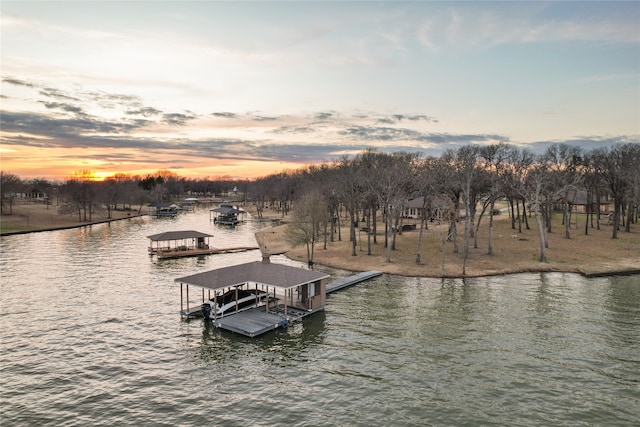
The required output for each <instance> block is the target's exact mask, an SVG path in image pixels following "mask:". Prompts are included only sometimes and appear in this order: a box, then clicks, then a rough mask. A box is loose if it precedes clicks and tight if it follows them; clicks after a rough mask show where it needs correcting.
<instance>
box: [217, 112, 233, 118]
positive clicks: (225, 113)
mask: <svg viewBox="0 0 640 427" xmlns="http://www.w3.org/2000/svg"><path fill="white" fill-rule="evenodd" d="M211 115H212V116H214V117H220V118H223V119H235V118H236V117H238V115H237V114H235V113H228V112H221V113H211Z"/></svg>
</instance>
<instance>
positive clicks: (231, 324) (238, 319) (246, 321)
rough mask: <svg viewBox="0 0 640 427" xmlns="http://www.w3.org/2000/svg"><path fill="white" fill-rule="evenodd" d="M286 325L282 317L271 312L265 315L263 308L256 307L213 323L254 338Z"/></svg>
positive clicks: (285, 320)
mask: <svg viewBox="0 0 640 427" xmlns="http://www.w3.org/2000/svg"><path fill="white" fill-rule="evenodd" d="M286 324H287V319H286V318H285V317H284V315H281V314H276V313H273V312H271V311H269V313H267V312H266V311H265V308H264V307H256V308H253V309H251V310H245V311H242V312H240V313H236V314H233V315H230V316H225V317H222V318H220V319H217V320H216V321H215V326H216V327H218V328H221V329H226V330H228V331H231V332H236V333H239V334H242V335H246V336H248V337H255V336H257V335H260V334H263V333H265V332H268V331H272V330H274V329H277V328H279V327H282V326H284V325H286Z"/></svg>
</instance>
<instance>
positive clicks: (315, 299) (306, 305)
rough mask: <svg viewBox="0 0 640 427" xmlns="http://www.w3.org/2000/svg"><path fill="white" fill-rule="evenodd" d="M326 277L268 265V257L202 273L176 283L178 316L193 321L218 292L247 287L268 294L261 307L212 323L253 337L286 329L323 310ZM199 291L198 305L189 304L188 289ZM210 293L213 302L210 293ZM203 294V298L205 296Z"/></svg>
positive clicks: (281, 266)
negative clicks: (292, 323)
mask: <svg viewBox="0 0 640 427" xmlns="http://www.w3.org/2000/svg"><path fill="white" fill-rule="evenodd" d="M328 277H329V275H328V274H325V273H319V272H316V271H313V270H307V269H304V268H301V267H291V266H287V265H282V264H273V263H271V261H270V259H269V256H268V255H263V257H262V261H255V262H250V263H245V264H240V265H236V266H230V267H223V268H218V269H215V270H210V271H205V272H202V273H198V274H194V275H191V276H186V277H181V278H178V279H175V282H177V283H180V314H181V316H183V317H192V316H194V315H195V314H196V313H198V314H199V312H200V306H201V305H202V303H204V302H205V301H206V299H207V298H208V299H209V300H214V299H215V298H216V295H218V294H217V292H218V293H220V294H222V293H224V291H225V290H228V289H232V288H236V287H246V288H248V289H249V288H255V289H260V290H262V291H265V292H267V295H268V297H267V298H265V299H264V303H262V304H256V306H254V307H251V308H249V309H245V310H242V311H239V310H236V312H235V313H232V314H231V315H229V316H225V317H222V318H216V317H215V314H214V318H213V319H212V321H213V324H214V325H215V326H216V327H218V328H221V329H226V330H229V331H232V332H236V333H240V334H243V335H246V336H250V337H253V336H256V335H259V334H262V333H264V332H267V331H270V330H273V329H277V328H279V327H283V326H286V325H288V323H289V322H291V321H294V320H297V319H300V318H302V317H304V316H307V315H309V314H311V313H314V312H316V311H319V310H324V306H325V300H326V283H325V280H326V279H327V278H328ZM190 287H196V288H200V289H201V295H200V296H199V298H198V299H199V301H198V302H197V303H196V302H192V301H190V296H189V289H190ZM212 291H213V298H212V294H211V292H212ZM205 293H206V294H205Z"/></svg>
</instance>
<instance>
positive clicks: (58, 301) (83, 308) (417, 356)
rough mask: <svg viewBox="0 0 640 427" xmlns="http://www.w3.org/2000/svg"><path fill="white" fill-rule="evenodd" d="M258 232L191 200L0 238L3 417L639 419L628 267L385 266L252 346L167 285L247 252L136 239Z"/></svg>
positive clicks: (635, 297)
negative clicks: (502, 270) (512, 271)
mask: <svg viewBox="0 0 640 427" xmlns="http://www.w3.org/2000/svg"><path fill="white" fill-rule="evenodd" d="M266 226H269V224H263V223H259V222H252V221H250V222H248V223H246V224H244V225H242V226H240V227H238V228H236V229H228V228H221V227H218V226H216V225H214V224H212V223H211V222H210V221H209V213H208V210H207V209H203V210H201V211H200V212H196V213H191V214H185V215H182V216H180V217H179V218H177V219H174V220H166V219H164V220H158V219H152V218H135V219H130V220H124V221H119V222H114V223H111V224H101V225H97V226H92V227H85V228H78V229H72V230H63V231H54V232H43V233H32V234H27V235H17V236H8V237H3V238H2V240H1V242H0V271H1V277H0V279H1V281H0V284H1V297H2V303H1V304H2V306H1V309H2V310H1V316H0V322H1V323H0V327H1V331H2V332H1V346H0V367H1V370H2V372H1V376H0V388H1V401H0V425H2V426H3V427H6V426H28V425H39V426H42V425H44V426H48V425H49V426H76V425H91V426H117V425H153V426H177V425H180V426H203V425H210V426H213V425H222V426H243V427H244V426H249V425H250V426H254V425H263V426H277V425H288V426H291V425H294V426H297V425H301V426H304V425H308V426H354V425H361V426H370V425H384V426H411V425H416V426H421V425H434V426H443V425H451V426H465V425H469V426H478V425H496V426H507V425H508V426H529V425H531V426H539V425H549V426H556V425H602V426H616V425H617V426H631V425H640V276H637V275H636V276H628V277H614V278H597V279H585V278H582V277H580V276H577V275H572V274H518V275H511V276H501V277H492V278H482V279H472V280H464V281H463V280H447V281H444V282H442V281H440V280H434V279H425V278H403V277H397V276H389V275H384V276H381V277H379V278H377V279H374V280H371V281H369V282H366V283H363V284H360V285H357V286H354V287H352V288H348V289H345V290H342V291H339V292H337V293H334V294H331V295H330V296H329V297H328V301H327V307H326V310H325V311H324V312H323V313H318V314H316V315H314V316H310V317H309V318H307V319H305V320H304V322H301V323H296V324H294V325H293V326H291V327H290V328H289V329H288V330H280V331H276V332H272V333H268V334H266V335H263V336H261V337H258V338H253V339H251V338H246V337H243V336H239V335H235V334H232V333H229V332H226V331H219V330H216V329H215V328H212V327H211V326H208V325H206V324H205V323H203V321H202V320H192V321H184V320H181V318H180V315H179V313H178V311H179V307H180V286H179V285H178V284H176V283H174V279H175V278H177V277H182V276H185V275H189V274H193V273H196V272H200V271H205V270H209V269H213V268H217V267H222V266H226V265H231V264H239V263H244V262H249V261H257V260H259V259H260V254H259V252H258V251H250V252H245V253H238V254H227V255H211V256H208V257H203V258H185V259H178V260H165V261H160V262H158V261H157V260H156V259H155V257H154V258H150V257H149V255H148V253H147V247H148V244H149V241H148V239H147V237H146V236H148V235H151V234H155V233H160V232H163V231H171V230H184V229H193V230H198V231H203V232H209V233H210V234H214V237H213V239H211V243H212V245H213V246H215V247H231V246H242V245H255V244H256V243H255V239H254V233H255V232H256V231H257V230H259V229H260V228H262V227H266ZM272 260H273V262H280V263H286V264H289V265H298V263H296V262H293V261H290V260H287V259H286V258H284V257H280V256H279V257H273V258H272ZM323 271H327V272H328V273H330V274H331V275H332V276H333V277H334V278H338V277H343V276H346V275H349V274H350V273H349V272H346V271H340V270H332V269H323Z"/></svg>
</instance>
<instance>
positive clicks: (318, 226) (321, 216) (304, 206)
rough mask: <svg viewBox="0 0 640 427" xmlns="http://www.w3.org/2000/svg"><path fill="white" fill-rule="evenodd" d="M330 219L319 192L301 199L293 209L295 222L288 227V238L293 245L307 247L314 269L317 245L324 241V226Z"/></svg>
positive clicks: (303, 196) (310, 192)
mask: <svg viewBox="0 0 640 427" xmlns="http://www.w3.org/2000/svg"><path fill="white" fill-rule="evenodd" d="M328 218H329V215H328V211H327V204H326V202H325V200H324V198H323V197H322V194H321V193H320V191H318V190H311V191H309V192H307V193H305V194H304V195H302V197H301V198H300V200H298V201H297V202H296V204H295V207H294V209H293V221H292V222H291V223H289V225H288V227H287V232H288V235H287V238H288V240H289V242H290V243H292V244H293V245H295V246H297V245H301V244H303V245H306V247H307V263H308V265H309V267H310V268H311V267H313V256H314V249H315V245H316V244H317V243H318V242H319V241H320V240H321V239H323V234H324V230H326V228H325V227H324V224H325V223H326V222H327V220H328Z"/></svg>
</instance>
